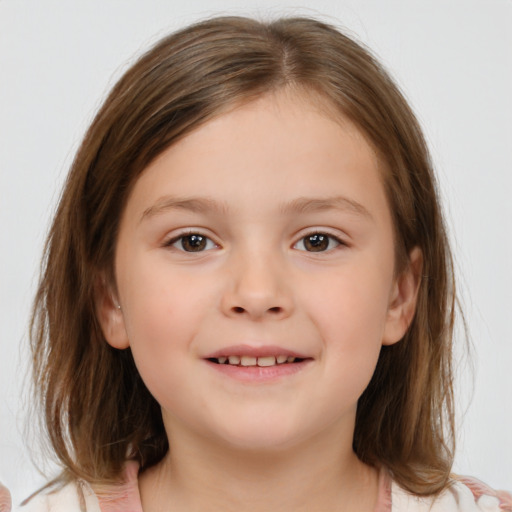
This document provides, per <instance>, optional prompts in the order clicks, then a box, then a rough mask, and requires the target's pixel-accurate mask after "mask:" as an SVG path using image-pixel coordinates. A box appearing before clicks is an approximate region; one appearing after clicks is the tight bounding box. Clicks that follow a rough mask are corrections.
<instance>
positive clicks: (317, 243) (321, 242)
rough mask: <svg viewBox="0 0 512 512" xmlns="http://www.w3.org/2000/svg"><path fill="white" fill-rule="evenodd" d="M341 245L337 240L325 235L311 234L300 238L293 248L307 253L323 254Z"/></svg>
mask: <svg viewBox="0 0 512 512" xmlns="http://www.w3.org/2000/svg"><path fill="white" fill-rule="evenodd" d="M340 244H341V242H340V240H338V239H337V238H335V237H333V236H330V235H327V234H325V233H313V234H311V235H307V236H305V237H304V238H301V239H300V240H299V241H298V242H297V243H296V244H295V246H294V247H295V248H296V249H299V250H301V251H307V252H325V251H327V250H330V249H334V248H335V247H338V246H339V245H340Z"/></svg>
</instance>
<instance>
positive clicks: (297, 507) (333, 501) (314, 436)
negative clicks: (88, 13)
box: [21, 18, 512, 512]
mask: <svg viewBox="0 0 512 512" xmlns="http://www.w3.org/2000/svg"><path fill="white" fill-rule="evenodd" d="M454 293H455V292H454V282H453V275H452V269H451V258H450V253H449V248H448V245H447V239H446V233H445V229H444V225H443V220H442V216H441V212H440V207H439V202H438V199H437V193H436V188H435V180H434V176H433V174H432V169H431V165H430V161H429V156H428V152H427V149H426V146H425V142H424V140H423V137H422V134H421V130H420V129H419V127H418V124H417V122H416V120H415V118H414V116H413V114H412V112H411V110H410V108H409V107H408V105H407V103H406V102H405V100H404V98H403V97H402V95H401V94H400V92H399V91H398V89H397V87H396V86H395V85H394V84H393V82H392V80H391V79H390V78H389V76H388V75H387V74H386V72H385V71H384V70H383V69H382V68H381V67H380V66H379V64H378V63H377V62H376V61H375V60H374V59H373V57H372V56H371V55H370V54H369V53H368V52H367V51H366V50H365V49H363V48H362V47H361V46H359V45H358V44H357V43H355V42H354V41H352V40H351V39H349V38H347V37H346V36H344V35H343V34H340V33H339V32H338V31H337V30H335V29H334V28H333V27H330V26H327V25H325V24H322V23H320V22H317V21H314V20H310V19H304V18H297V19H281V20H278V21H275V22H273V23H269V24H263V23H259V22H256V21H253V20H250V19H245V18H217V19H213V20H209V21H206V22H203V23H199V24H196V25H194V26H191V27H189V28H187V29H185V30H182V31H180V32H178V33H176V34H174V35H171V36H169V37H168V38H166V39H164V40H162V41H161V42H160V43H158V44H157V45H156V46H155V47H154V48H152V49H151V50H150V51H149V52H148V53H147V54H146V55H144V56H143V57H142V58H141V59H140V60H139V61H138V62H137V63H136V64H135V65H134V66H133V67H132V68H131V69H130V70H128V72H127V73H126V74H125V75H124V77H123V78H122V79H121V80H120V81H119V83H118V84H117V85H116V86H115V87H114V89H113V91H112V93H111V94H110V96H109V97H108V98H107V100H106V102H105V104H104V105H103V107H102V108H101V110H100V112H99V113H98V115H97V117H96V119H95V120H94V122H93V124H92V126H91V128H90V130H89V132H88V133H87V135H86V137H85V140H84V142H83V144H82V146H81V148H80V150H79V152H78V154H77V156H76V159H75V161H74V164H73V167H72V170H71V172H70V175H69V177H68V180H67V183H66V186H65V189H64V192H63V195H62V198H61V202H60V205H59V208H58V211H57V214H56V216H55V220H54V223H53V226H52V228H51V231H50V235H49V238H48V243H47V247H46V255H45V268H44V273H43V276H42V279H41V283H40V287H39V290H38V294H37V297H36V302H35V307H34V316H33V323H32V350H33V354H34V370H35V382H36V387H37V389H38V391H39V397H40V400H41V403H42V404H43V407H44V415H45V424H46V428H47V431H48V435H49V438H50V441H51V444H52V447H53V449H54V451H55V453H56V455H57V457H58V459H59V461H60V463H61V465H62V468H63V472H62V474H61V475H60V477H59V478H58V479H57V480H55V481H54V482H52V484H51V485H49V486H48V489H46V490H45V491H44V492H40V493H38V494H36V495H35V496H34V497H33V498H32V499H29V500H27V503H26V504H25V505H24V506H23V507H22V508H21V510H26V511H39V510H55V511H59V510H66V511H73V510H88V511H100V510H101V511H106V510H118V511H120V510H130V511H139V512H140V511H142V510H144V512H153V511H161V510H162V511H163V510H168V511H177V512H180V511H185V510H186V511H196V510H197V511H200V510H201V511H202V510H209V511H210V510H211V511H217V510H223V511H235V510H236V511H240V510H244V511H261V510H279V511H292V510H293V511H312V510H313V511H322V512H330V511H345V510H347V511H348V510H358V511H362V512H365V511H377V510H378V511H391V510H392V511H394V512H396V511H402V510H403V511H405V510H429V509H432V510H443V511H451V510H464V511H466V510H467V511H472V510H475V511H476V510H496V511H497V510H512V498H511V497H510V496H509V495H507V494H505V493H497V492H494V491H492V490H490V489H488V488H486V487H485V486H483V485H482V484H479V483H477V482H476V481H474V480H468V479H463V478H460V477H456V476H455V475H452V474H451V473H450V469H451V464H452V458H453V450H454V446H453V439H454V431H453V425H454V420H453V391H452V367H451V346H452V340H451V337H452V328H453V320H454V297H455V295H454Z"/></svg>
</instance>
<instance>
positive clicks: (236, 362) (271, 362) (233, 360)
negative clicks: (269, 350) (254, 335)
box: [207, 355, 306, 367]
mask: <svg viewBox="0 0 512 512" xmlns="http://www.w3.org/2000/svg"><path fill="white" fill-rule="evenodd" d="M207 360H208V361H210V362H212V363H215V364H221V365H229V366H242V367H250V366H259V367H269V366H282V365H289V364H294V363H301V362H303V361H305V360H306V359H305V358H300V357H293V356H286V355H279V356H262V357H254V356H229V357H227V356H221V357H209V358H208V359H207Z"/></svg>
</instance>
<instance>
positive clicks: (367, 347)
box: [307, 266, 391, 399]
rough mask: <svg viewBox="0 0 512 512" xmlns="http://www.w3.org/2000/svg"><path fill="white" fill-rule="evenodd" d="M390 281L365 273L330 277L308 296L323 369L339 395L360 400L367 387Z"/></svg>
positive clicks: (374, 359)
mask: <svg viewBox="0 0 512 512" xmlns="http://www.w3.org/2000/svg"><path fill="white" fill-rule="evenodd" d="M390 279H391V278H390V277H389V276H388V277H386V278H383V275H382V273H380V272H377V271H373V270H372V267H371V266H366V267H365V270H364V272H363V271H361V272H358V271H356V269H354V268H352V271H350V272H349V271H347V272H345V271H343V272H339V273H338V274H337V275H336V276H332V275H331V279H330V281H329V282H327V283H325V286H321V287H319V288H321V289H323V290H324V291H323V292H322V293H320V292H316V293H311V291H310V293H309V294H308V295H307V297H308V299H307V300H308V306H307V309H308V310H309V311H310V312H311V317H312V319H313V321H314V322H315V324H316V326H317V328H318V330H319V333H320V336H321V338H322V341H323V343H324V364H325V365H326V367H327V368H328V369H329V375H332V376H333V379H334V380H335V381H336V384H337V386H338V388H339V389H340V393H342V394H346V395H347V397H350V398H352V399H354V398H355V399H357V398H359V396H360V394H361V393H362V392H363V391H364V389H365V388H366V386H367V385H368V383H369V381H370V379H371V377H372V375H373V372H374V370H375V366H376V364H377V360H378V357H379V353H380V349H381V346H382V338H383V333H384V328H385V323H386V318H387V307H388V297H389V286H390V284H389V283H390Z"/></svg>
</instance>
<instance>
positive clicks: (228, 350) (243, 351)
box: [205, 345, 310, 359]
mask: <svg viewBox="0 0 512 512" xmlns="http://www.w3.org/2000/svg"><path fill="white" fill-rule="evenodd" d="M229 356H252V357H265V356H274V357H277V356H287V357H296V358H298V359H308V358H310V356H308V355H306V354H302V353H300V352H297V351H295V350H290V349H288V348H283V347H278V346H276V345H261V346H258V347H255V346H251V345H231V346H229V347H224V348H221V349H219V350H216V351H215V352H211V353H210V354H208V355H207V356H205V359H215V358H219V357H229Z"/></svg>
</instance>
